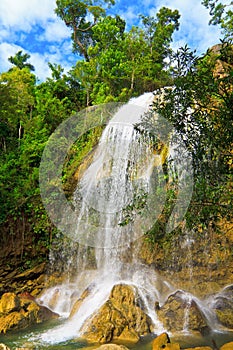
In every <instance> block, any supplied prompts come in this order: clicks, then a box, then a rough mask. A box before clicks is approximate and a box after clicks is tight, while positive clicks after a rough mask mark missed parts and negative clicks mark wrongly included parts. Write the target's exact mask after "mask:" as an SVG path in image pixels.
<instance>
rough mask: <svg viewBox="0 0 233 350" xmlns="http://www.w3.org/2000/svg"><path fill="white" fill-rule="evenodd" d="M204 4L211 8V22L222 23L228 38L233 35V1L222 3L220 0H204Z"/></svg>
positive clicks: (214, 23)
mask: <svg viewBox="0 0 233 350" xmlns="http://www.w3.org/2000/svg"><path fill="white" fill-rule="evenodd" d="M202 4H203V5H204V6H205V7H206V8H208V9H209V10H210V15H211V19H210V22H209V24H213V25H220V26H221V28H222V29H223V33H224V35H225V36H226V37H227V38H232V36H233V2H232V1H229V2H228V3H227V4H226V3H224V4H223V3H221V2H220V1H219V0H202Z"/></svg>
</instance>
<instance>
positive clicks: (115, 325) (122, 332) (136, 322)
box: [83, 284, 152, 343]
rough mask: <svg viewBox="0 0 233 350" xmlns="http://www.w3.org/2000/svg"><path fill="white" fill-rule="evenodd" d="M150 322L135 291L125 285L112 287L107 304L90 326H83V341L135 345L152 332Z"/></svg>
mask: <svg viewBox="0 0 233 350" xmlns="http://www.w3.org/2000/svg"><path fill="white" fill-rule="evenodd" d="M151 326H152V322H151V319H150V318H149V316H147V315H146V313H145V312H144V311H143V309H142V303H141V300H140V297H139V296H138V295H137V290H136V289H135V288H134V287H132V286H130V285H125V284H119V285H115V286H114V287H113V289H112V291H111V294H110V297H109V300H107V301H106V302H105V303H104V305H103V306H102V307H101V308H100V309H99V311H98V312H97V313H96V315H95V316H94V317H93V318H92V320H91V321H90V322H88V323H87V324H86V325H84V327H83V329H84V330H85V331H84V335H83V336H84V338H85V339H87V340H88V341H89V342H91V343H108V342H110V341H112V340H113V339H114V340H115V339H119V340H121V341H130V342H135V343H136V342H137V341H138V340H139V339H140V337H141V336H143V335H146V334H148V333H150V332H151Z"/></svg>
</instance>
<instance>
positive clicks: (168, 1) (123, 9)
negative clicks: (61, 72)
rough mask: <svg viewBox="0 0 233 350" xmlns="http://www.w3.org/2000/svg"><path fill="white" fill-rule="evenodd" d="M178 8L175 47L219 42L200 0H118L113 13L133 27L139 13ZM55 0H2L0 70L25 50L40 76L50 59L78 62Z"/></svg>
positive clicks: (45, 74) (67, 64) (202, 47)
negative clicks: (58, 13) (57, 13)
mask: <svg viewBox="0 0 233 350" xmlns="http://www.w3.org/2000/svg"><path fill="white" fill-rule="evenodd" d="M162 6H167V7H169V8H171V9H178V10H179V12H180V14H181V19H180V23H181V24H180V30H179V32H177V33H176V34H175V36H174V41H173V48H174V49H177V48H179V47H180V46H182V45H184V44H185V43H187V44H188V45H189V46H190V47H191V48H193V49H194V48H195V49H197V52H198V53H203V52H205V51H206V50H207V48H208V47H211V46H212V45H214V44H216V43H218V41H219V37H220V30H219V29H218V28H217V27H214V26H208V21H209V14H208V11H207V10H206V9H205V8H204V7H203V6H202V5H201V0H144V1H143V0H116V5H115V6H114V7H113V9H112V10H111V13H118V14H119V15H120V16H121V17H123V18H124V19H125V20H126V22H127V27H128V28H130V27H131V26H132V25H133V24H137V21H138V15H139V14H140V13H143V14H145V15H151V16H153V15H155V14H156V12H158V10H159V8H161V7H162ZM55 7H56V1H55V0H0V72H4V71H6V70H8V69H9V68H10V67H11V65H10V63H9V62H8V60H7V58H8V57H10V56H12V55H15V53H16V52H17V51H19V50H23V51H24V52H27V53H28V54H30V55H31V58H30V63H32V64H33V65H34V66H35V68H36V70H35V74H36V75H37V77H38V78H39V79H40V80H44V79H45V78H46V77H48V76H49V75H50V70H49V68H48V62H51V63H57V64H61V65H62V66H63V67H64V68H65V70H69V68H70V67H71V66H72V65H73V64H75V62H76V61H77V56H75V55H73V54H72V42H71V39H70V35H71V32H70V30H69V29H68V28H67V27H66V26H65V24H64V23H63V22H62V21H61V20H59V19H58V18H57V16H56V15H55V13H54V8H55Z"/></svg>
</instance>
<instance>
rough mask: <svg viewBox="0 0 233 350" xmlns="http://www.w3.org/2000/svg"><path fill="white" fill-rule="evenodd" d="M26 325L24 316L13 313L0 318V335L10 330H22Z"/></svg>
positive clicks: (16, 312)
mask: <svg viewBox="0 0 233 350" xmlns="http://www.w3.org/2000/svg"><path fill="white" fill-rule="evenodd" d="M27 325H28V322H27V320H26V318H25V314H24V313H23V312H22V313H20V312H18V311H14V312H11V313H9V314H8V315H6V316H2V317H0V333H6V332H8V331H9V330H12V329H22V328H25V327H26V326H27Z"/></svg>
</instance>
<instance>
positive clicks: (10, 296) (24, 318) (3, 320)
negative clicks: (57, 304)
mask: <svg viewBox="0 0 233 350" xmlns="http://www.w3.org/2000/svg"><path fill="white" fill-rule="evenodd" d="M57 317H58V315H57V314H55V313H54V312H52V311H51V310H49V309H48V308H46V307H44V306H40V305H38V304H37V303H36V301H35V300H34V298H33V297H32V296H31V295H29V294H21V295H20V296H17V295H16V294H14V293H5V294H3V295H2V297H1V299H0V333H7V332H8V331H10V330H18V329H25V328H27V327H29V326H31V325H33V324H37V323H42V322H44V321H47V320H49V319H52V318H57Z"/></svg>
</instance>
